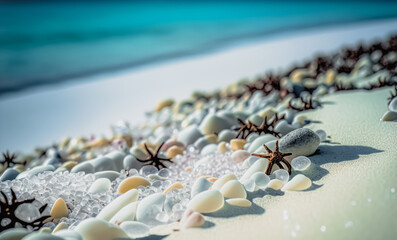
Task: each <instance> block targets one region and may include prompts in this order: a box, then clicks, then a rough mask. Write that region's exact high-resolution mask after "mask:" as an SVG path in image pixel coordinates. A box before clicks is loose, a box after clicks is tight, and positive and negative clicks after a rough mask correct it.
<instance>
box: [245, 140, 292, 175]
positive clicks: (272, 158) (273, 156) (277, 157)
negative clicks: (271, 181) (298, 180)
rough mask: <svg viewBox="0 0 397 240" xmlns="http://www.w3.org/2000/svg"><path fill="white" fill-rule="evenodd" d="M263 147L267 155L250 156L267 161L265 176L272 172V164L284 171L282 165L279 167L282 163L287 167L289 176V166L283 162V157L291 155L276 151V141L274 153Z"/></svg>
mask: <svg viewBox="0 0 397 240" xmlns="http://www.w3.org/2000/svg"><path fill="white" fill-rule="evenodd" d="M263 147H265V149H266V151H267V154H257V153H253V154H251V155H252V156H255V157H260V158H267V159H269V163H268V164H267V167H266V171H265V173H266V174H267V175H270V173H271V172H272V168H273V165H274V164H276V165H277V166H278V167H279V168H280V169H284V167H283V165H281V163H284V164H285V165H286V166H287V169H288V173H289V174H290V175H291V164H289V162H288V161H287V160H285V158H284V157H285V156H289V155H292V153H282V152H280V151H279V150H278V140H277V141H276V148H275V149H274V152H273V151H272V150H270V148H268V147H267V146H266V144H265V145H263Z"/></svg>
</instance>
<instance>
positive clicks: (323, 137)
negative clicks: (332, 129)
mask: <svg viewBox="0 0 397 240" xmlns="http://www.w3.org/2000/svg"><path fill="white" fill-rule="evenodd" d="M315 133H316V134H317V135H318V137H319V138H320V141H321V142H324V141H325V140H327V133H326V132H325V131H324V130H322V129H319V130H317V131H316V132H315Z"/></svg>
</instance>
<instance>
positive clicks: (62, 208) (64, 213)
mask: <svg viewBox="0 0 397 240" xmlns="http://www.w3.org/2000/svg"><path fill="white" fill-rule="evenodd" d="M50 215H51V217H53V218H59V219H60V218H63V217H68V216H69V213H68V207H67V206H66V203H65V200H63V199H62V198H58V199H57V200H56V201H55V203H54V205H53V206H52V208H51V212H50Z"/></svg>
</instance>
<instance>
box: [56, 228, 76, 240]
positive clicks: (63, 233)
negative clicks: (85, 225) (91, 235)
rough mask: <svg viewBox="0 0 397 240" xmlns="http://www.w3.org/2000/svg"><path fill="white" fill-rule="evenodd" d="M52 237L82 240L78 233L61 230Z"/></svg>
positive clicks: (65, 239)
mask: <svg viewBox="0 0 397 240" xmlns="http://www.w3.org/2000/svg"><path fill="white" fill-rule="evenodd" d="M53 235H55V236H58V237H61V238H63V239H64V240H83V237H82V236H81V234H80V233H78V232H76V231H73V230H66V229H62V230H60V231H58V232H56V233H53Z"/></svg>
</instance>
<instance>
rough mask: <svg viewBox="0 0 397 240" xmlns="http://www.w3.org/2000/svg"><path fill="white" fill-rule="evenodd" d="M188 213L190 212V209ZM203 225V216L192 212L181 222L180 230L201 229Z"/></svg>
mask: <svg viewBox="0 0 397 240" xmlns="http://www.w3.org/2000/svg"><path fill="white" fill-rule="evenodd" d="M188 211H190V209H189V210H188ZM204 223H205V219H204V216H203V215H201V214H200V213H198V212H192V213H191V214H189V216H187V217H185V218H183V219H182V220H181V224H182V229H187V228H196V227H201V226H203V225H204Z"/></svg>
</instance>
